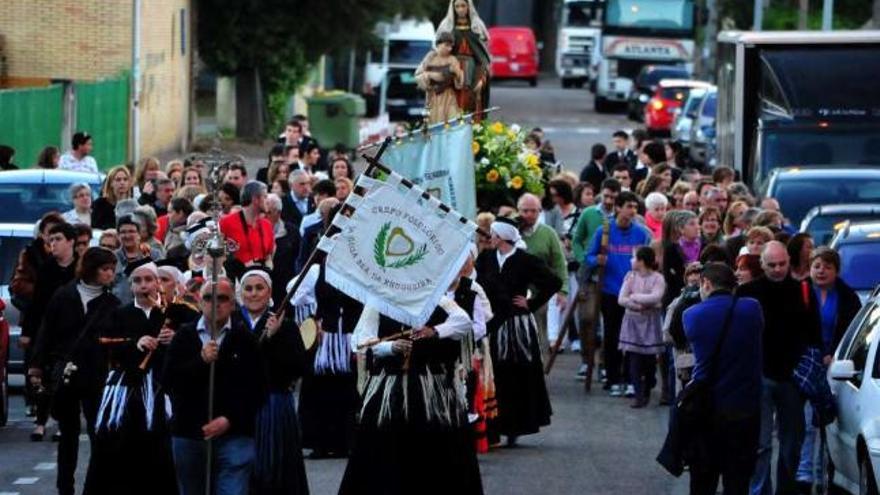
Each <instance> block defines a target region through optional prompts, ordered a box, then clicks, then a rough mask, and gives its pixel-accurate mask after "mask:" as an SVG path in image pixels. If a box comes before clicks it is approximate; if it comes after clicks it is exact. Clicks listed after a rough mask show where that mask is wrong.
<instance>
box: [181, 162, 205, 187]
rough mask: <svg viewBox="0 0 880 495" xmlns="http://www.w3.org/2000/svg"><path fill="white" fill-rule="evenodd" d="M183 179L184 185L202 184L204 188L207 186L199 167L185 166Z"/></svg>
mask: <svg viewBox="0 0 880 495" xmlns="http://www.w3.org/2000/svg"><path fill="white" fill-rule="evenodd" d="M182 180H183V183H182V184H181V185H182V186H200V187H202V188H203V189H204V187H205V179H204V178H203V177H202V173H201V172H199V169H197V168H195V167H187V168H184V169H183V179H182Z"/></svg>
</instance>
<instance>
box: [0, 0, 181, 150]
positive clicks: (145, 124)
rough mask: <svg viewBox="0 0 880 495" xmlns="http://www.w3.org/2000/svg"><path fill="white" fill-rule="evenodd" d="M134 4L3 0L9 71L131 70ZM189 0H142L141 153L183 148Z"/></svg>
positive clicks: (0, 21)
mask: <svg viewBox="0 0 880 495" xmlns="http://www.w3.org/2000/svg"><path fill="white" fill-rule="evenodd" d="M132 3H133V0H0V4H2V15H0V35H2V36H3V38H4V40H5V47H4V52H5V55H6V67H5V70H6V75H7V76H8V77H9V78H11V79H18V80H22V79H24V80H27V79H33V80H38V79H40V78H55V79H72V80H96V79H101V78H108V77H114V76H118V75H119V74H120V73H121V72H123V71H130V70H131V43H132ZM191 3H192V1H191V0H143V1H142V2H141V74H142V83H141V104H140V111H141V114H140V120H139V121H140V142H141V156H148V155H152V154H158V153H162V152H167V151H172V150H180V149H181V148H182V147H184V146H186V145H187V143H186V136H187V133H188V129H189V107H190V106H189V98H190V71H189V64H190V54H191V53H192V43H193V40H192V33H191V32H190V27H191V26H190V24H191V23H190V16H191V15H192V9H191V7H190V5H191ZM181 10H183V11H184V14H183V16H184V22H183V25H184V27H183V30H184V31H185V33H184V36H185V45H184V47H183V52H182V51H181V34H182V33H181V29H182V28H181Z"/></svg>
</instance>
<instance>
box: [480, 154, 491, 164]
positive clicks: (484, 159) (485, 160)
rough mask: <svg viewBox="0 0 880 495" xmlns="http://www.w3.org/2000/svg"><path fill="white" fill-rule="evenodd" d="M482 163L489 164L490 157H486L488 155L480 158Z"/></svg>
mask: <svg viewBox="0 0 880 495" xmlns="http://www.w3.org/2000/svg"><path fill="white" fill-rule="evenodd" d="M480 163H481V164H483V165H488V164H489V159H488V158H486V157H485V156H484V157H483V158H482V159H481V160H480Z"/></svg>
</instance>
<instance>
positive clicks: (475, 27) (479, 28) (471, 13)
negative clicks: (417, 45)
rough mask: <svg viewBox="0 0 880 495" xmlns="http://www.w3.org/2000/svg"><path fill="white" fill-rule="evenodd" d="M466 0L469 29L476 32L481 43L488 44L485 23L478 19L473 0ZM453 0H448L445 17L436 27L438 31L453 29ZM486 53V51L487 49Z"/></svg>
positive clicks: (478, 15)
mask: <svg viewBox="0 0 880 495" xmlns="http://www.w3.org/2000/svg"><path fill="white" fill-rule="evenodd" d="M466 1H467V3H468V19H469V20H470V21H471V31H473V32H474V33H476V34H477V35H478V36H479V38H480V40H482V41H483V44H485V45H487V46H488V44H489V30H488V29H486V25H485V24H483V20H482V19H480V14H479V13H477V8H476V7H474V1H473V0H466ZM455 2H456V0H449V10H447V11H446V17H444V18H443V20H442V21H440V26H439V27H438V28H437V32H438V33H439V32H441V31H449V32H450V33H451V32H453V31H455ZM486 53H488V50H487V52H486Z"/></svg>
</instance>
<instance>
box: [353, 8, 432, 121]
mask: <svg viewBox="0 0 880 495" xmlns="http://www.w3.org/2000/svg"><path fill="white" fill-rule="evenodd" d="M375 32H376V36H377V37H378V38H379V40H380V41H381V44H380V45H379V46H378V47H377V48H376V49H374V50H371V51H369V52H367V63H366V67H365V72H364V91H363V96H364V99H365V100H366V102H367V114H368V115H382V114H385V113H387V114H388V116H389V118H390V119H391V120H392V121H406V120H414V119H418V118H420V117H421V116H422V115H423V114H424V109H425V95H424V92H423V91H420V90H419V89H418V87H417V86H416V78H415V71H416V68H418V66H419V64H420V63H421V62H422V59H424V58H425V55H427V54H428V52H429V51H430V50H431V48H432V47H433V46H434V25H433V24H432V23H431V21H427V20H418V19H404V20H395V21H394V22H388V23H384V22H383V23H379V24H378V25H377V26H376V30H375Z"/></svg>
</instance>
